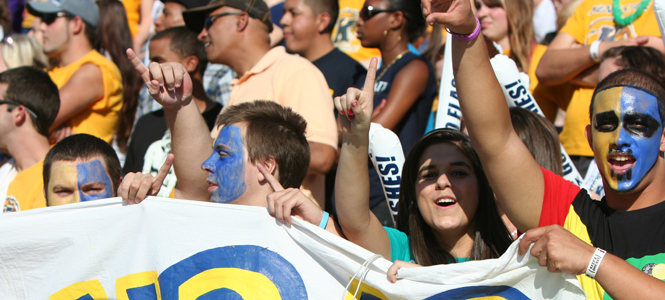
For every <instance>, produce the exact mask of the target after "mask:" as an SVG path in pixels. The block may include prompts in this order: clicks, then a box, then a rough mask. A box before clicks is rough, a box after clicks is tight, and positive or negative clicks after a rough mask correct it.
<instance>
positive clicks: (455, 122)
mask: <svg viewBox="0 0 665 300" xmlns="http://www.w3.org/2000/svg"><path fill="white" fill-rule="evenodd" d="M449 41H450V34H449V33H446V44H445V45H444V47H445V48H444V50H443V70H442V73H441V86H440V87H439V104H438V106H437V108H436V120H435V121H434V128H436V129H439V128H449V129H455V130H457V131H459V130H460V127H461V125H462V110H461V109H460V106H459V98H458V97H457V89H456V88H455V77H453V52H452V44H453V43H452V42H450V43H449Z"/></svg>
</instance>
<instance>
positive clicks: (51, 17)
mask: <svg viewBox="0 0 665 300" xmlns="http://www.w3.org/2000/svg"><path fill="white" fill-rule="evenodd" d="M66 16H68V14H67V13H66V12H64V11H59V12H57V13H54V14H43V15H42V22H44V23H46V25H51V24H53V22H55V20H56V19H58V18H59V17H66Z"/></svg>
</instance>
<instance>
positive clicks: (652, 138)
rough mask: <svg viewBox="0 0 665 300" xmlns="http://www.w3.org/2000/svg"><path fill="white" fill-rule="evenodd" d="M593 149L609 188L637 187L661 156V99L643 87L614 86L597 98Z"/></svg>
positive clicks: (624, 189)
mask: <svg viewBox="0 0 665 300" xmlns="http://www.w3.org/2000/svg"><path fill="white" fill-rule="evenodd" d="M593 105H594V109H593V111H594V115H593V120H592V126H591V127H592V131H591V132H592V137H593V151H594V153H596V162H597V163H598V166H599V167H600V171H601V173H602V174H603V177H604V178H605V180H606V181H607V184H608V185H609V188H610V189H612V190H613V191H615V192H628V191H631V190H633V189H634V188H636V187H637V186H638V185H639V184H640V182H642V179H644V177H645V176H646V175H647V174H648V173H649V172H650V171H651V169H652V168H653V166H654V165H655V163H656V160H657V159H658V153H659V151H660V140H661V136H662V134H663V126H662V124H663V123H662V120H661V118H660V113H659V111H658V99H657V98H656V97H655V96H653V95H651V94H649V93H647V92H644V91H642V90H640V89H636V88H633V87H628V86H619V87H612V88H608V89H606V90H603V91H601V92H599V93H598V94H597V95H596V98H595V100H594V104H593Z"/></svg>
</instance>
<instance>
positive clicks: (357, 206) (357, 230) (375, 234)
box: [335, 58, 390, 259]
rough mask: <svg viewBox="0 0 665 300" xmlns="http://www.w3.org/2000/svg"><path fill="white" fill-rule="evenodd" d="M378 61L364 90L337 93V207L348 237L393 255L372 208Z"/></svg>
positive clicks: (357, 242)
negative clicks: (372, 139)
mask: <svg viewBox="0 0 665 300" xmlns="http://www.w3.org/2000/svg"><path fill="white" fill-rule="evenodd" d="M376 65H377V60H376V59H375V58H374V59H372V61H371V62H370V67H369V71H368V72H367V79H366V80H365V86H364V87H363V90H362V91H361V90H358V89H355V88H350V89H349V90H348V91H347V93H346V94H345V95H343V96H341V97H335V107H336V108H337V111H339V112H340V114H342V115H341V116H340V118H339V121H340V124H341V126H342V149H341V150H340V154H339V163H338V165H337V178H336V179H335V208H336V210H337V220H338V221H339V224H338V225H339V226H340V227H341V228H342V232H343V233H344V235H345V236H346V238H347V239H348V240H349V241H351V242H353V243H356V244H358V245H360V246H361V247H363V248H365V249H367V250H369V251H372V252H374V253H378V254H381V255H383V257H385V258H386V259H390V240H389V239H388V234H387V233H386V231H385V229H383V226H382V225H381V222H379V219H377V218H376V216H374V214H373V213H372V211H371V210H370V209H369V175H368V174H367V153H368V148H369V125H370V121H371V117H372V102H373V99H374V77H375V76H376Z"/></svg>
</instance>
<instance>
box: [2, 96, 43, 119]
mask: <svg viewBox="0 0 665 300" xmlns="http://www.w3.org/2000/svg"><path fill="white" fill-rule="evenodd" d="M0 104H9V105H14V106H23V108H25V111H27V112H28V114H30V115H31V116H32V117H33V118H35V120H36V119H37V114H36V113H35V112H34V111H32V110H31V109H29V108H27V107H25V105H23V104H20V103H16V102H14V101H7V100H2V99H0Z"/></svg>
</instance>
